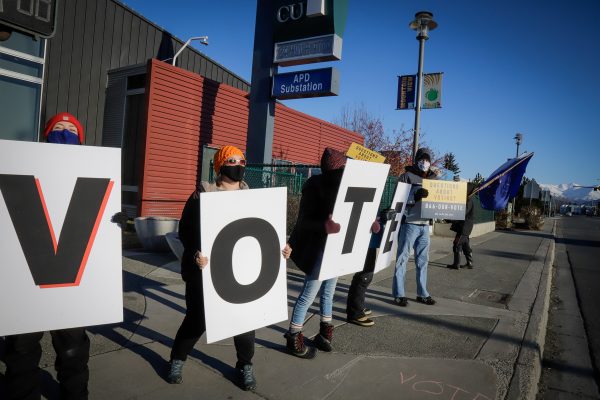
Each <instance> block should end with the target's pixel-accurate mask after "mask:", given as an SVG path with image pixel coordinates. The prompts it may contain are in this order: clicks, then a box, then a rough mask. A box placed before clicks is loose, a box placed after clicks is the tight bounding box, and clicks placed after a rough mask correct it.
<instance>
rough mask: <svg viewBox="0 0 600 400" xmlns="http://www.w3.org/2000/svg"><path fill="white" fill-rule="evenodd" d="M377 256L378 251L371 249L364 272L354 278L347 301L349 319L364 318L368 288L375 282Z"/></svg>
mask: <svg viewBox="0 0 600 400" xmlns="http://www.w3.org/2000/svg"><path fill="white" fill-rule="evenodd" d="M376 256H377V249H376V248H369V250H368V251H367V258H366V259H365V266H364V267H363V270H362V271H361V272H357V273H356V274H354V276H353V277H352V283H351V284H350V289H349V290H348V299H347V301H346V315H347V316H348V318H349V319H354V318H359V317H361V316H363V310H364V309H365V295H366V293H367V288H368V287H369V285H370V284H371V281H372V280H373V271H374V270H375V258H376Z"/></svg>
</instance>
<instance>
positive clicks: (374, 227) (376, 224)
mask: <svg viewBox="0 0 600 400" xmlns="http://www.w3.org/2000/svg"><path fill="white" fill-rule="evenodd" d="M380 230H381V225H379V217H377V219H376V220H375V221H373V223H372V224H371V232H373V233H379V231H380Z"/></svg>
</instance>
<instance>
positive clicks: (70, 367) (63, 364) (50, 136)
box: [5, 112, 90, 399]
mask: <svg viewBox="0 0 600 400" xmlns="http://www.w3.org/2000/svg"><path fill="white" fill-rule="evenodd" d="M43 133H44V137H45V138H46V140H47V141H48V143H57V144H74V145H80V144H83V126H82V125H81V123H80V122H79V121H78V120H77V118H75V117H74V116H73V115H71V114H69V113H66V112H63V113H59V114H57V115H55V116H53V117H52V118H51V119H50V120H49V121H48V123H47V124H46V127H45V129H44V132H43ZM43 334H44V333H43V332H33V333H24V334H19V335H10V336H7V337H6V342H5V343H6V350H5V362H6V388H7V394H8V398H9V399H39V398H40V397H41V392H40V376H39V375H40V368H39V362H40V358H41V356H42V347H41V346H40V340H41V339H42V336H43ZM50 335H51V336H52V346H53V347H54V350H55V351H56V362H55V365H54V366H55V368H56V372H57V378H58V382H59V385H60V397H61V398H62V399H87V398H88V380H89V369H88V361H89V358H90V339H89V338H88V336H87V333H86V332H85V328H71V329H59V330H54V331H50Z"/></svg>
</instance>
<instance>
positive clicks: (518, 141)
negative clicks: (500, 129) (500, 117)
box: [513, 133, 523, 158]
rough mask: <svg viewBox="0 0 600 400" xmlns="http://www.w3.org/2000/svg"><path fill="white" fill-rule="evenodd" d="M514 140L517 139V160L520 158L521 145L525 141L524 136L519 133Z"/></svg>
mask: <svg viewBox="0 0 600 400" xmlns="http://www.w3.org/2000/svg"><path fill="white" fill-rule="evenodd" d="M513 139H515V143H516V144H517V158H519V146H520V145H521V142H522V141H523V135H522V134H520V133H517V134H516V135H515V137H514V138H513Z"/></svg>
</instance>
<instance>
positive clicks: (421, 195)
mask: <svg viewBox="0 0 600 400" xmlns="http://www.w3.org/2000/svg"><path fill="white" fill-rule="evenodd" d="M427 196H429V190H427V189H423V188H421V189H419V190H417V191H416V192H415V201H421V200H422V199H425V198H427Z"/></svg>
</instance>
